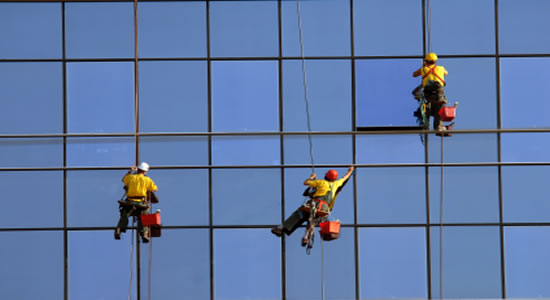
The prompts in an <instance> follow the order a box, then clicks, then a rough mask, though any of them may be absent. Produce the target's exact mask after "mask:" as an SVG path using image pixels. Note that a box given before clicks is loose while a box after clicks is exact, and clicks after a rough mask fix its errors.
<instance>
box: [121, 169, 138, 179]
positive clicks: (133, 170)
mask: <svg viewBox="0 0 550 300" xmlns="http://www.w3.org/2000/svg"><path fill="white" fill-rule="evenodd" d="M135 171H137V167H136V166H132V167H131V168H130V171H128V173H126V175H124V177H122V182H124V178H126V176H128V175H130V174H132V172H135Z"/></svg>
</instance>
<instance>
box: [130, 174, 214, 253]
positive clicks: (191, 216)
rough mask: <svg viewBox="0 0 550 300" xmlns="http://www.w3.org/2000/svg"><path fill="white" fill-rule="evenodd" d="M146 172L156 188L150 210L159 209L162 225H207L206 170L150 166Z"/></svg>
mask: <svg viewBox="0 0 550 300" xmlns="http://www.w3.org/2000/svg"><path fill="white" fill-rule="evenodd" d="M153 166H154V165H153ZM147 176H149V177H151V179H153V180H154V181H155V183H156V184H157V186H158V188H159V190H158V192H156V193H155V194H156V195H157V197H158V198H159V204H155V206H154V210H156V209H157V208H160V209H161V210H162V225H166V226H178V225H208V199H209V196H208V171H207V170H157V169H152V170H151V171H149V172H148V173H147ZM121 178H122V177H121ZM155 255H156V254H155Z"/></svg>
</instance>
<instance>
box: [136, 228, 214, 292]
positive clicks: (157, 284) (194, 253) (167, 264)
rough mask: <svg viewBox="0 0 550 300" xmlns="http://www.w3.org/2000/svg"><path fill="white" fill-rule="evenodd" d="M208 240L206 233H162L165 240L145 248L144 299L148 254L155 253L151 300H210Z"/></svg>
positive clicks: (142, 258)
mask: <svg viewBox="0 0 550 300" xmlns="http://www.w3.org/2000/svg"><path fill="white" fill-rule="evenodd" d="M208 238H209V234H208V230H207V229H191V230H172V229H163V230H162V238H158V239H154V240H153V241H154V242H153V243H151V244H149V245H142V248H141V251H142V254H141V297H142V298H145V295H149V293H148V287H149V281H148V280H149V273H150V271H149V255H150V254H149V253H152V254H153V256H152V261H151V271H152V273H151V280H152V282H151V285H152V286H151V299H196V300H208V299H210V249H209V241H208ZM151 247H152V249H151ZM151 250H152V251H151Z"/></svg>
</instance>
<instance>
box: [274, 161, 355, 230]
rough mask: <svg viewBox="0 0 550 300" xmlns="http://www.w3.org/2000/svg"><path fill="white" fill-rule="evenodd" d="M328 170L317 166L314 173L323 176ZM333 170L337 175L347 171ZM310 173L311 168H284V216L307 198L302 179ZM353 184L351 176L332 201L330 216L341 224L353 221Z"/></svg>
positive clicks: (342, 174)
mask: <svg viewBox="0 0 550 300" xmlns="http://www.w3.org/2000/svg"><path fill="white" fill-rule="evenodd" d="M328 170H329V169H327V168H317V169H315V173H316V174H317V177H318V178H323V177H324V175H325V173H326V172H327V171H328ZM335 170H336V171H337V172H338V173H339V177H342V176H344V175H345V174H346V172H347V168H345V169H344V168H335ZM310 175H311V168H290V169H285V186H284V188H285V194H284V196H285V218H288V216H290V215H291V214H292V213H293V212H294V211H295V210H296V209H298V208H299V207H300V206H301V205H302V204H303V203H304V201H305V200H306V199H307V198H306V197H304V196H303V193H304V190H305V189H306V188H307V187H306V186H305V185H304V180H306V179H307V178H308V177H309V176H310ZM353 185H354V179H353V177H352V178H350V179H349V181H348V182H347V183H346V185H345V187H344V188H343V189H342V191H341V192H340V194H338V198H337V199H336V202H334V207H333V210H332V212H331V216H332V218H334V219H335V220H340V221H341V222H342V223H343V224H352V223H353V208H354V201H353V190H354V187H353ZM275 223H277V224H278V223H281V221H277V222H275Z"/></svg>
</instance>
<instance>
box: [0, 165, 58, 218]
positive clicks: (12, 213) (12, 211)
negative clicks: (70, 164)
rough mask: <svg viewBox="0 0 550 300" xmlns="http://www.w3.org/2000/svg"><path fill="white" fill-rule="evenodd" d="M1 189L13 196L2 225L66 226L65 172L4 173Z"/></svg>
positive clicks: (1, 174)
mask: <svg viewBox="0 0 550 300" xmlns="http://www.w3.org/2000/svg"><path fill="white" fill-rule="evenodd" d="M0 189H2V191H3V192H2V197H3V198H4V199H9V213H6V214H4V216H3V217H2V218H0V227H4V228H17V227H20V228H23V227H60V226H63V172H60V171H45V172H40V171H34V172H30V171H29V172H0ZM29 189H32V190H33V191H31V192H25V191H28V190H29ZM44 191H47V192H44ZM37 194H38V195H37ZM31 207H32V208H31Z"/></svg>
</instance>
